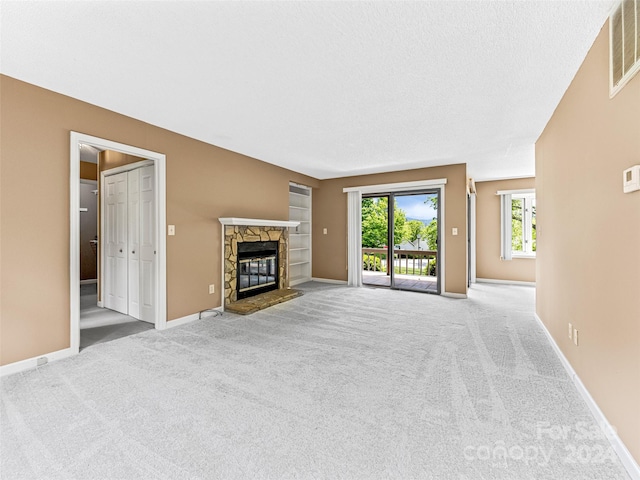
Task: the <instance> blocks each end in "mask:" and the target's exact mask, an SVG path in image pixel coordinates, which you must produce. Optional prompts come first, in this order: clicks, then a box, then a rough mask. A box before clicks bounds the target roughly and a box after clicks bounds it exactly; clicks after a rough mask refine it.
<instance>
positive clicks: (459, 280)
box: [312, 164, 467, 294]
mask: <svg viewBox="0 0 640 480" xmlns="http://www.w3.org/2000/svg"><path fill="white" fill-rule="evenodd" d="M437 178H446V179H447V185H446V187H445V227H446V232H443V237H444V238H445V241H446V247H445V256H446V258H445V282H446V286H445V288H444V289H443V291H446V292H450V293H462V294H466V293H467V242H466V239H467V220H466V219H467V193H466V192H467V190H466V179H467V167H466V165H465V164H459V165H448V166H444V167H433V168H421V169H416V170H405V171H400V172H392V173H380V174H374V175H361V176H357V177H346V178H338V179H332V180H322V181H321V182H320V188H319V189H317V190H314V191H313V210H312V217H313V233H312V239H313V240H312V241H313V276H314V277H316V278H328V279H333V280H346V279H347V273H348V272H347V241H348V239H347V194H346V193H343V192H342V189H343V188H345V187H358V186H363V185H379V184H385V183H398V182H411V181H417V180H432V179H437ZM452 227H457V228H458V235H457V236H453V235H451V228H452ZM323 228H326V229H327V235H324V234H323V233H322V230H323Z"/></svg>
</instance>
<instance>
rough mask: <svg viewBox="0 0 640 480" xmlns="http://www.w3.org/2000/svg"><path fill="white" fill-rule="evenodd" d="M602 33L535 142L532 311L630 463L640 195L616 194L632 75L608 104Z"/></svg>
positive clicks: (627, 158)
mask: <svg viewBox="0 0 640 480" xmlns="http://www.w3.org/2000/svg"><path fill="white" fill-rule="evenodd" d="M608 35H609V33H608V26H607V25H605V27H604V28H603V29H602V31H601V32H600V35H599V36H598V38H597V39H596V41H595V43H594V44H593V46H592V47H591V50H590V52H589V54H588V55H587V57H586V59H585V61H584V63H583V64H582V66H581V67H580V70H579V71H578V73H577V75H576V77H575V78H574V80H573V82H572V84H571V86H570V87H569V89H568V90H567V92H566V93H565V95H564V97H563V98H562V101H561V102H560V104H559V105H558V107H557V109H556V111H555V113H554V114H553V116H552V118H551V120H550V121H549V123H548V124H547V126H546V128H545V130H544V132H543V133H542V135H541V136H540V138H539V140H538V142H537V144H536V195H537V214H538V219H537V220H538V251H537V254H538V260H537V263H538V265H537V275H536V277H537V306H536V308H537V313H538V315H539V316H540V318H541V319H542V321H543V322H544V323H545V325H546V326H547V328H548V329H549V331H550V332H551V334H552V335H553V337H554V338H555V340H556V342H557V343H558V345H559V346H560V348H561V350H562V351H563V352H564V354H565V356H566V357H567V359H568V360H569V362H571V365H572V366H573V368H574V369H575V370H576V372H577V374H578V376H579V377H580V378H581V380H582V382H583V383H584V384H585V386H586V387H587V389H588V390H589V392H590V393H591V395H592V396H593V398H594V399H595V401H596V402H597V403H598V405H599V407H600V408H601V409H602V411H603V412H604V414H605V415H606V417H607V418H608V420H609V421H610V422H611V423H612V424H613V425H614V426H615V427H616V428H617V429H618V434H619V435H620V438H621V439H622V440H623V441H624V442H625V444H626V446H627V447H628V448H629V450H630V451H631V453H632V454H633V455H634V456H635V459H636V460H637V461H640V408H639V406H640V302H639V301H638V299H639V298H640V192H634V193H631V194H626V195H625V194H624V193H623V192H622V171H623V170H624V169H626V168H628V167H630V166H631V165H634V164H639V163H640V75H636V77H635V78H634V79H633V80H631V81H630V83H629V84H627V86H626V87H624V88H623V89H622V90H621V91H620V93H618V94H617V95H616V96H615V97H614V98H612V99H609V87H608V66H609V53H608V43H609V42H608ZM568 322H572V323H573V324H574V325H575V327H576V328H577V329H578V330H579V332H580V333H579V340H580V345H579V346H575V345H573V344H572V343H571V341H570V340H569V338H568V334H567V323H568Z"/></svg>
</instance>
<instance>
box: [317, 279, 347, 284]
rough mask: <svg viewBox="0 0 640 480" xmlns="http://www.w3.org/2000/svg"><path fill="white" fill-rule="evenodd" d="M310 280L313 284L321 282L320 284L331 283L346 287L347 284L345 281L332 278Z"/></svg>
mask: <svg viewBox="0 0 640 480" xmlns="http://www.w3.org/2000/svg"><path fill="white" fill-rule="evenodd" d="M311 280H312V281H314V282H321V283H333V284H335V285H346V284H347V281H346V280H334V279H333V278H318V277H312V278H311Z"/></svg>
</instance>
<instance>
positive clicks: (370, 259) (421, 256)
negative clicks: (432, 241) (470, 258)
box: [362, 248, 438, 277]
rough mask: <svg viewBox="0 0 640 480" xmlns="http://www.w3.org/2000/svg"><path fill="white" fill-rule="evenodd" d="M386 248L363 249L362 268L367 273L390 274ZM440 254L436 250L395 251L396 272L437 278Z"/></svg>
mask: <svg viewBox="0 0 640 480" xmlns="http://www.w3.org/2000/svg"><path fill="white" fill-rule="evenodd" d="M388 255H389V251H388V250H387V249H386V248H363V249H362V268H363V270H364V271H367V272H383V273H386V274H387V275H388V274H389V269H388V268H387V257H388ZM437 255H438V252H437V251H435V250H394V251H393V264H394V272H395V273H400V274H404V275H423V276H432V277H435V276H437V268H438V265H437V261H436V259H437V258H438V257H437Z"/></svg>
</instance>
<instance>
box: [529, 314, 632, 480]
mask: <svg viewBox="0 0 640 480" xmlns="http://www.w3.org/2000/svg"><path fill="white" fill-rule="evenodd" d="M535 317H536V320H537V321H538V323H539V324H540V326H541V327H542V330H543V331H544V333H545V334H546V336H547V338H548V340H549V343H550V344H551V347H552V348H553V350H554V351H555V352H556V355H557V356H558V358H559V359H560V363H562V366H563V367H564V369H565V370H566V371H567V374H568V375H569V378H571V381H573V383H574V385H575V386H576V388H577V389H578V392H579V393H580V396H581V397H582V399H583V400H584V401H585V403H586V404H587V406H588V407H589V410H591V413H592V414H593V416H594V417H596V420H597V421H598V423H599V424H600V425H601V426H602V427H603V429H604V430H605V434H606V436H607V439H608V440H609V443H611V447H612V448H613V450H614V451H615V452H616V454H617V455H618V457H619V458H620V461H621V462H622V465H624V468H625V469H626V470H627V473H628V474H629V476H630V477H631V478H632V480H640V466H639V465H638V463H637V462H636V460H635V459H634V458H633V456H632V455H631V452H629V450H628V449H627V447H626V445H625V444H624V443H623V442H622V440H620V437H619V436H618V434H617V433H616V431H615V429H614V427H613V426H612V425H611V424H610V423H609V421H608V420H607V417H605V415H604V413H603V412H602V410H600V407H598V404H597V403H596V401H595V400H594V399H593V397H592V396H591V394H590V393H589V390H587V388H586V387H585V386H584V384H583V383H582V380H580V377H578V374H577V373H576V372H575V370H574V369H573V367H572V366H571V364H570V363H569V360H567V357H565V356H564V353H562V350H560V347H558V344H557V343H556V341H555V340H554V339H553V337H552V336H551V333H549V330H547V327H546V325H545V324H544V323H543V322H542V319H541V318H540V317H539V316H538V314H537V313H536V314H535Z"/></svg>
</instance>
